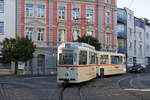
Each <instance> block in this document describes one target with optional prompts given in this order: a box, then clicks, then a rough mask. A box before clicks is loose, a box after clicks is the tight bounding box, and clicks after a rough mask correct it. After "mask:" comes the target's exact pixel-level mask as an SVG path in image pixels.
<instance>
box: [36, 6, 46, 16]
mask: <svg viewBox="0 0 150 100" xmlns="http://www.w3.org/2000/svg"><path fill="white" fill-rule="evenodd" d="M37 16H38V17H41V18H44V17H45V5H38V7H37Z"/></svg>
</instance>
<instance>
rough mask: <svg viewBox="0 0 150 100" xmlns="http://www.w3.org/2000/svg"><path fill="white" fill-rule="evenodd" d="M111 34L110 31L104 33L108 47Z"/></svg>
mask: <svg viewBox="0 0 150 100" xmlns="http://www.w3.org/2000/svg"><path fill="white" fill-rule="evenodd" d="M110 40H111V34H110V33H106V47H108V48H109V47H110V44H111V41H110Z"/></svg>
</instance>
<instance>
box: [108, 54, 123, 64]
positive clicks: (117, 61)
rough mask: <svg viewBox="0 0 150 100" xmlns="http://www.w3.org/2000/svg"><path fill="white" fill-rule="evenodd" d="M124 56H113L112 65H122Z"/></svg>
mask: <svg viewBox="0 0 150 100" xmlns="http://www.w3.org/2000/svg"><path fill="white" fill-rule="evenodd" d="M122 63H123V59H122V56H111V64H122Z"/></svg>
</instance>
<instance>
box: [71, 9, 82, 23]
mask: <svg viewBox="0 0 150 100" xmlns="http://www.w3.org/2000/svg"><path fill="white" fill-rule="evenodd" d="M79 18H80V8H73V9H72V20H79Z"/></svg>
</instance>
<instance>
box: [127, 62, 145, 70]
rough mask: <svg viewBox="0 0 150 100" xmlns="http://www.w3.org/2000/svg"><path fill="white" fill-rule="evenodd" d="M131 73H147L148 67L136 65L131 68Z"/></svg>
mask: <svg viewBox="0 0 150 100" xmlns="http://www.w3.org/2000/svg"><path fill="white" fill-rule="evenodd" d="M129 72H146V66H145V65H141V64H135V65H134V66H132V67H130V68H129Z"/></svg>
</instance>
